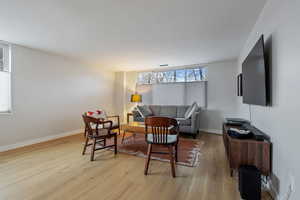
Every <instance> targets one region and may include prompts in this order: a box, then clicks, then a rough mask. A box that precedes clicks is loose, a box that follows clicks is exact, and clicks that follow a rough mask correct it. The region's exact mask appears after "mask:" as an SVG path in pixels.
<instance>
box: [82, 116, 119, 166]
mask: <svg viewBox="0 0 300 200" xmlns="http://www.w3.org/2000/svg"><path fill="white" fill-rule="evenodd" d="M82 118H83V121H84V123H85V127H86V131H87V136H86V140H85V144H84V147H83V152H82V155H84V154H85V151H86V148H87V147H88V146H90V145H92V148H91V161H93V160H94V153H95V151H97V150H101V149H106V148H110V147H114V148H115V149H114V150H115V154H117V133H115V132H112V131H111V127H112V121H103V120H101V119H97V118H93V117H90V116H87V115H86V114H83V115H82ZM104 125H106V126H107V127H105V126H104ZM92 127H95V128H92ZM111 137H114V144H113V145H106V139H108V138H111ZM90 140H91V141H92V143H89V141H90ZM96 144H100V145H101V147H99V148H96Z"/></svg>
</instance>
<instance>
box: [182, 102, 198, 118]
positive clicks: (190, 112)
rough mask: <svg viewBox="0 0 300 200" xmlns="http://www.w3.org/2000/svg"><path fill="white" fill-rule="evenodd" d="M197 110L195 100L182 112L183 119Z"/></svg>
mask: <svg viewBox="0 0 300 200" xmlns="http://www.w3.org/2000/svg"><path fill="white" fill-rule="evenodd" d="M197 110H198V105H197V103H196V102H194V103H193V104H192V105H191V106H190V107H189V108H188V109H187V110H186V112H185V114H184V118H185V119H189V118H190V117H191V116H192V115H193V113H194V112H196V111H197Z"/></svg>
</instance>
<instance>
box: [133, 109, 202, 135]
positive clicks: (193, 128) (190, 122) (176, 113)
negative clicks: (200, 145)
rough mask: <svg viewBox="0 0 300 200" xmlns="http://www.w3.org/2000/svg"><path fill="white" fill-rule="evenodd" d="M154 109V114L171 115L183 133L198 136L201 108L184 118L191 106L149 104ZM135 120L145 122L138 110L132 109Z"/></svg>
mask: <svg viewBox="0 0 300 200" xmlns="http://www.w3.org/2000/svg"><path fill="white" fill-rule="evenodd" d="M147 106H148V107H149V108H150V110H151V111H152V114H153V116H162V117H171V118H175V119H177V121H178V122H179V130H180V132H181V133H186V134H190V135H192V136H193V137H194V138H196V136H197V134H198V133H199V127H200V110H201V109H200V108H198V110H196V111H195V112H194V113H193V114H192V116H191V117H190V118H189V119H185V118H184V114H185V112H186V110H187V109H188V107H189V106H166V105H147ZM132 114H133V120H134V121H138V122H143V121H144V118H143V117H142V116H141V115H140V113H139V112H138V111H137V110H134V111H132Z"/></svg>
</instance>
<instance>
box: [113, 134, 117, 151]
mask: <svg viewBox="0 0 300 200" xmlns="http://www.w3.org/2000/svg"><path fill="white" fill-rule="evenodd" d="M117 138H118V136H117V133H116V134H115V136H114V143H115V154H117V153H118V149H117V146H118V139H117Z"/></svg>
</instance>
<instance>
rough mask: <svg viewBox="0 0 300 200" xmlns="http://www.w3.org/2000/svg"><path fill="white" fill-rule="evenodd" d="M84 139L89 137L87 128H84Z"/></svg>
mask: <svg viewBox="0 0 300 200" xmlns="http://www.w3.org/2000/svg"><path fill="white" fill-rule="evenodd" d="M83 135H84V137H85V138H86V137H87V131H86V127H85V128H84V133H83Z"/></svg>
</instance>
